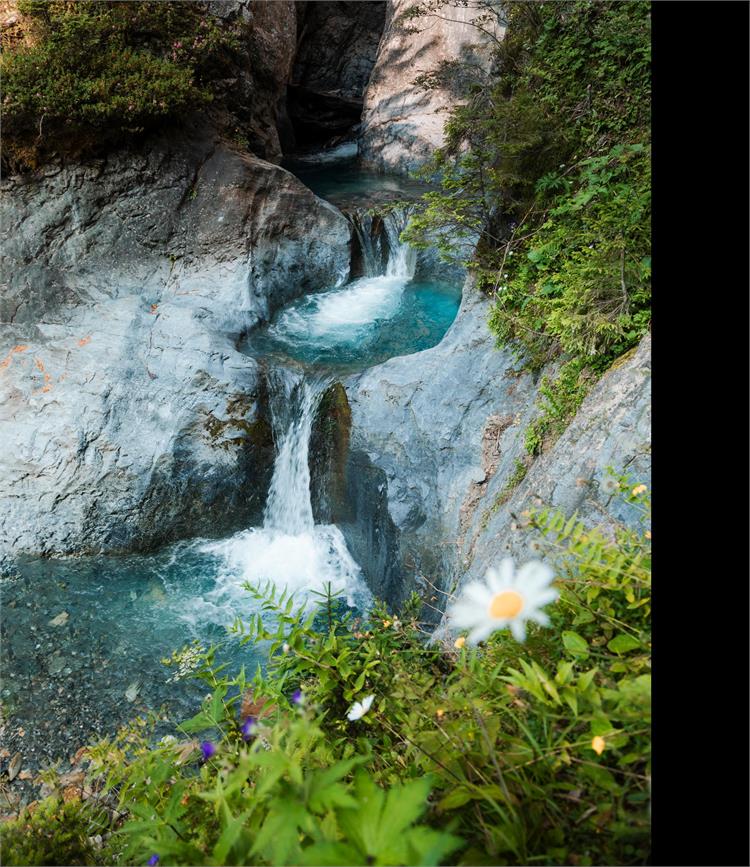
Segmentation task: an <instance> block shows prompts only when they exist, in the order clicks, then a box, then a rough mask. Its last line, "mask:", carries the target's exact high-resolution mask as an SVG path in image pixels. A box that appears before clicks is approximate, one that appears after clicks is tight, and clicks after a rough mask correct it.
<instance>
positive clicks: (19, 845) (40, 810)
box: [0, 798, 97, 865]
mask: <svg viewBox="0 0 750 867" xmlns="http://www.w3.org/2000/svg"><path fill="white" fill-rule="evenodd" d="M96 833H97V824H96V823H95V822H92V820H91V815H90V814H89V813H88V812H87V811H85V810H83V809H82V808H81V805H80V802H78V803H67V804H66V803H63V801H62V800H60V799H58V798H47V799H45V800H44V801H41V802H40V803H39V804H37V805H36V808H35V809H34V810H33V811H28V810H26V811H25V812H23V813H22V814H21V815H20V816H19V817H18V818H17V819H14V820H12V821H9V822H2V823H0V853H1V854H2V863H3V864H7V865H27V864H37V865H44V864H50V865H55V864H60V865H62V864H95V863H97V861H96V858H95V853H94V849H93V847H92V845H91V843H90V842H89V837H92V836H93V835H94V834H96Z"/></svg>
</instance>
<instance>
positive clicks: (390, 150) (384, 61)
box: [359, 0, 504, 173]
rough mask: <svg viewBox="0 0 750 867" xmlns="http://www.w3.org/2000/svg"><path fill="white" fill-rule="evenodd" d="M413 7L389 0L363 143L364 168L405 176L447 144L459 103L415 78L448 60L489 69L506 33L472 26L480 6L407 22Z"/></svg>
mask: <svg viewBox="0 0 750 867" xmlns="http://www.w3.org/2000/svg"><path fill="white" fill-rule="evenodd" d="M413 5H414V3H413V2H412V0H388V4H387V7H388V12H387V17H386V24H385V30H384V32H383V38H382V39H381V41H380V46H379V48H378V56H377V61H376V63H375V68H374V70H373V73H372V77H371V78H370V83H369V84H368V86H367V91H366V93H365V105H364V112H363V115H362V130H361V135H360V141H359V155H360V158H361V160H362V162H363V164H365V165H367V166H372V167H374V168H378V169H382V170H388V171H397V172H404V173H406V172H409V171H412V170H413V169H415V168H417V167H418V166H420V165H422V164H423V163H424V162H426V161H427V160H428V159H429V157H430V155H431V154H432V152H433V151H434V149H435V148H437V147H440V146H441V145H442V144H443V126H444V124H445V120H446V117H447V113H448V110H449V109H450V107H451V106H452V105H453V104H454V103H455V101H456V96H455V94H453V93H451V90H450V88H448V87H447V86H446V87H444V88H438V89H433V90H430V91H424V90H421V89H419V88H418V87H417V86H416V85H415V84H414V81H415V79H416V78H417V77H418V76H420V75H424V74H425V73H433V72H435V71H436V70H438V69H439V67H440V66H441V64H442V63H444V62H446V61H458V60H461V61H465V62H466V63H468V64H471V65H472V66H474V67H476V68H479V69H482V68H488V66H489V63H490V55H489V49H490V48H491V46H492V44H493V37H494V38H497V39H499V38H502V36H503V34H504V30H503V29H502V28H501V27H499V26H496V27H493V28H492V29H490V33H491V34H492V35H491V36H489V37H488V36H485V35H484V34H483V33H482V32H481V31H480V30H478V29H477V28H476V27H473V26H472V22H473V21H474V20H475V19H476V18H477V16H478V15H480V14H481V10H480V9H479V8H478V7H477V5H476V4H466V5H463V6H462V5H460V4H457V5H456V6H452V5H451V6H448V7H446V8H445V9H443V10H442V12H441V13H440V14H439V13H438V12H436V13H435V14H430V15H427V16H425V17H421V18H417V19H414V20H412V21H405V20H404V19H403V15H404V13H405V12H406V11H407V10H408V9H409V8H410V7H412V6H413ZM483 26H484V27H485V28H488V29H489V27H488V25H487V24H483ZM452 78H453V80H455V78H456V76H455V74H454V75H453V76H452Z"/></svg>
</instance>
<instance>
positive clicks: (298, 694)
mask: <svg viewBox="0 0 750 867" xmlns="http://www.w3.org/2000/svg"><path fill="white" fill-rule="evenodd" d="M302 701H303V695H302V690H301V689H295V690H294V692H293V693H292V704H297V705H299V704H302Z"/></svg>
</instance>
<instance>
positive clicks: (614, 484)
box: [601, 476, 620, 494]
mask: <svg viewBox="0 0 750 867" xmlns="http://www.w3.org/2000/svg"><path fill="white" fill-rule="evenodd" d="M601 488H602V491H603V492H604V493H605V494H614V493H615V492H616V491H619V490H620V483H619V482H618V481H617V479H613V478H612V477H611V476H608V477H607V478H606V479H605V480H604V481H603V482H602V485H601Z"/></svg>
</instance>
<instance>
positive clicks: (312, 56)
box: [287, 0, 386, 151]
mask: <svg viewBox="0 0 750 867" xmlns="http://www.w3.org/2000/svg"><path fill="white" fill-rule="evenodd" d="M296 10H297V34H298V36H297V54H296V57H295V61H294V67H293V69H292V76H291V81H290V82H289V89H288V99H287V110H288V114H289V119H290V121H291V125H292V128H293V131H294V139H295V149H296V150H298V151H305V150H310V149H314V148H319V147H323V146H325V145H331V144H336V143H337V142H339V141H342V140H346V139H347V138H351V137H352V136H353V134H354V133H355V131H356V128H357V125H358V124H359V122H360V119H361V116H362V106H363V99H364V93H365V89H366V88H367V83H368V81H369V79H370V74H371V73H372V69H373V67H374V65H375V59H376V56H377V50H378V44H379V42H380V37H381V35H382V33H383V27H384V25H385V16H386V4H385V3H384V2H382V0H377V2H369V0H368V2H352V0H338V2H328V0H324V2H298V3H297V4H296Z"/></svg>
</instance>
